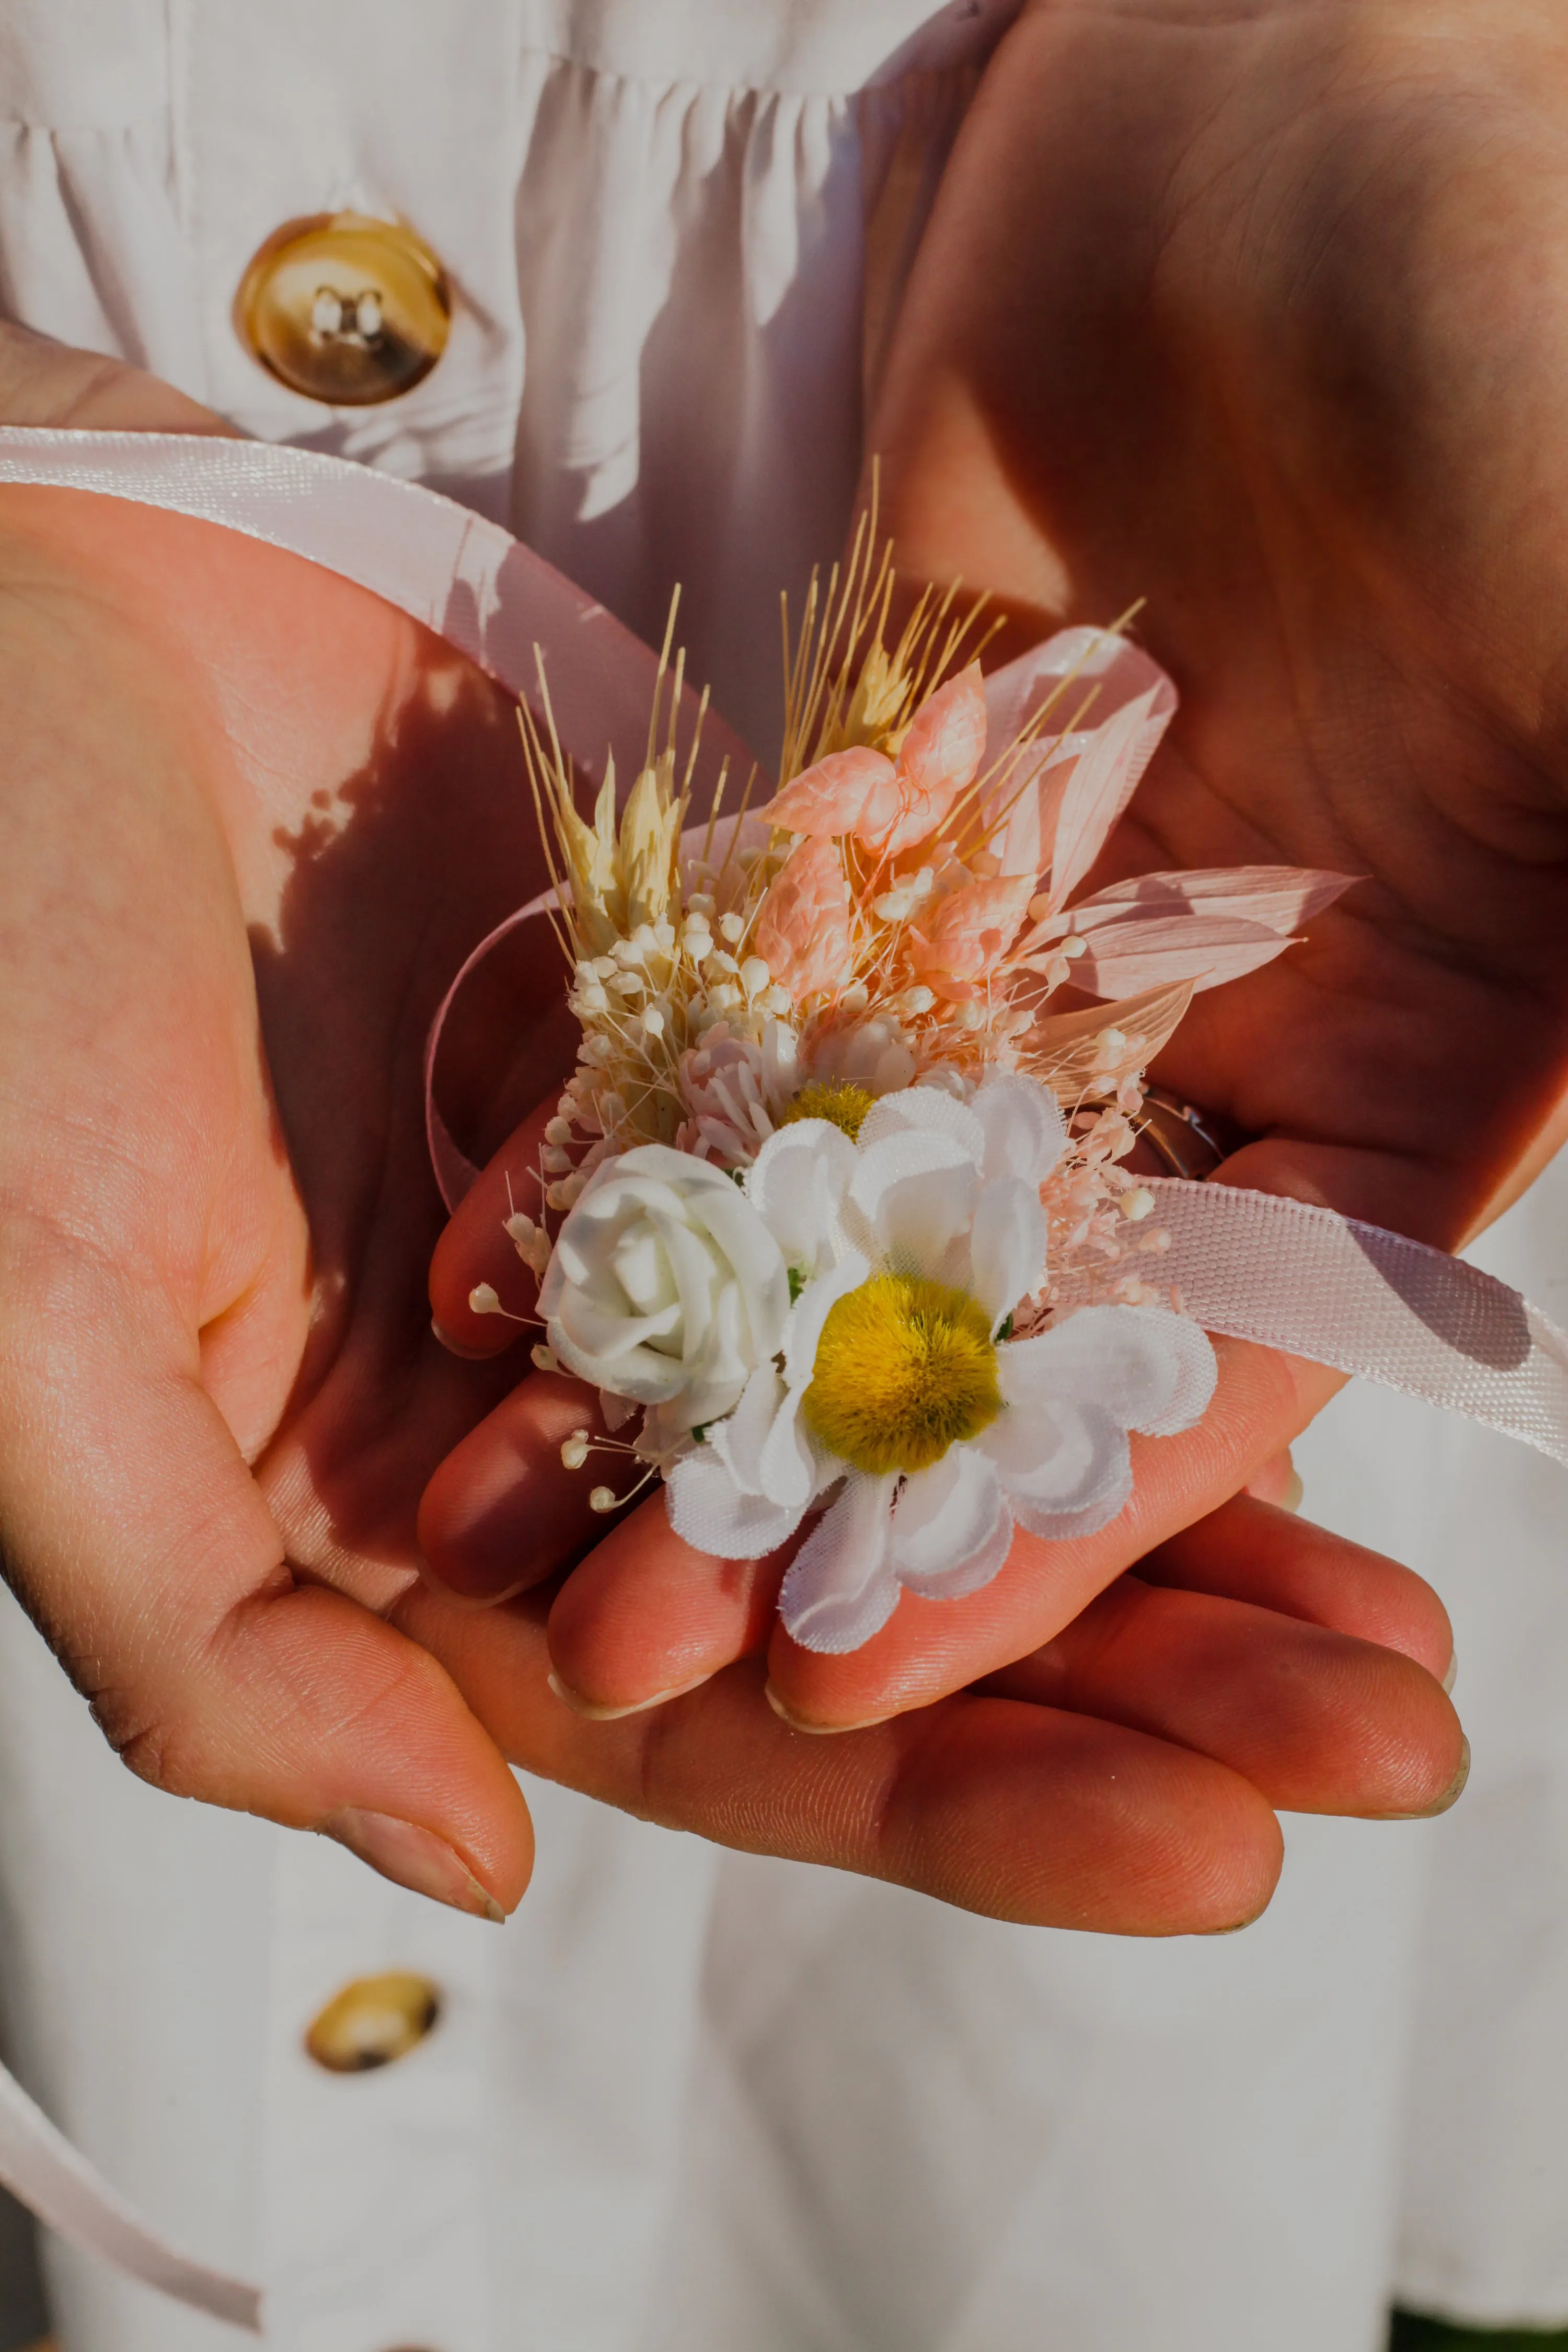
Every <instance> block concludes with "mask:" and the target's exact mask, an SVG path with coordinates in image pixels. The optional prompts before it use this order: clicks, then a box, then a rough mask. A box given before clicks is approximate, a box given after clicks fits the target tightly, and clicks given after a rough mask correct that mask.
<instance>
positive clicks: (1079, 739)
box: [981, 734, 1090, 880]
mask: <svg viewBox="0 0 1568 2352" xmlns="http://www.w3.org/2000/svg"><path fill="white" fill-rule="evenodd" d="M1089 740H1090V738H1089V736H1088V735H1086V734H1085V735H1063V736H1047V737H1046V738H1045V740H1043V741H1042V742H1039V743H1030V744H1027V745H1026V747H1025V749H1024V750H1023V751H1020V752H1019V754H1018V756H1017V758H1016V760H1012V761H1007V762H1006V763H1005V765H1004V766H1003V767H1001V768H1000V769H999V770H998V771H997V773H996V776H995V779H994V782H992V783H991V784H990V785H989V786H988V787H987V789H986V792H985V795H984V800H983V802H982V803H981V818H982V823H983V824H984V831H985V839H986V846H987V847H988V848H989V849H990V850H991V851H992V853H993V854H994V856H996V857H997V858H999V859H1000V861H1001V866H1002V871H1003V873H1004V874H1019V875H1027V876H1028V877H1030V879H1031V880H1033V879H1035V878H1036V877H1038V876H1040V875H1042V874H1044V873H1045V872H1046V871H1047V868H1048V867H1049V866H1050V862H1051V849H1052V845H1053V844H1054V842H1055V840H1056V833H1057V824H1058V818H1059V817H1060V814H1061V807H1062V803H1063V801H1064V800H1065V799H1066V797H1067V790H1068V785H1069V784H1070V783H1071V782H1072V779H1073V770H1074V768H1075V766H1076V765H1077V761H1078V757H1079V752H1080V751H1082V750H1083V749H1084V748H1085V746H1086V745H1087V744H1088V743H1089Z"/></svg>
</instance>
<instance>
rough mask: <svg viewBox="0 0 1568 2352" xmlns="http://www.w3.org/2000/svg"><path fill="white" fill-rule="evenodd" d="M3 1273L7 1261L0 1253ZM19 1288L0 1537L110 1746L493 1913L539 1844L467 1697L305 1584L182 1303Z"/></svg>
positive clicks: (3, 1423)
mask: <svg viewBox="0 0 1568 2352" xmlns="http://www.w3.org/2000/svg"><path fill="white" fill-rule="evenodd" d="M7 1255H8V1256H10V1255H12V1253H10V1252H7ZM43 1255H44V1258H45V1261H46V1262H45V1264H44V1265H41V1266H38V1265H34V1266H31V1267H29V1268H27V1269H26V1273H25V1275H24V1278H22V1279H20V1280H18V1279H16V1278H11V1279H8V1280H7V1281H6V1282H5V1285H4V1291H3V1295H4V1306H3V1307H0V1366H3V1368H4V1369H3V1370H0V1436H3V1441H4V1442H3V1444H0V1541H3V1545H4V1552H5V1560H6V1564H7V1572H8V1574H9V1576H10V1579H11V1581H12V1582H13V1584H14V1585H15V1586H16V1591H17V1592H18V1595H19V1597H20V1598H21V1600H22V1601H23V1603H24V1605H25V1606H26V1608H27V1609H28V1610H29V1612H31V1614H32V1615H33V1617H34V1618H35V1620H36V1622H37V1623H38V1624H39V1626H40V1627H41V1629H42V1631H43V1632H44V1633H45V1634H46V1636H47V1639H48V1640H49V1642H50V1643H51V1644H52V1645H53V1647H54V1648H55V1650H56V1652H57V1654H58V1655H59V1656H60V1658H61V1659H62V1661H63V1662H64V1664H66V1666H67V1668H68V1671H69V1673H70V1674H71V1675H72V1677H73V1679H74V1680H75V1682H76V1683H77V1685H78V1686H79V1689H81V1690H82V1691H83V1692H84V1693H85V1695H86V1696H87V1697H88V1698H89V1701H90V1703H91V1706H92V1711H93V1714H94V1716H95V1717H96V1718H97V1720H98V1722H99V1724H100V1727H102V1729H103V1731H104V1733H105V1734H106V1736H107V1737H108V1738H109V1739H110V1743H111V1744H112V1746H113V1747H114V1748H116V1749H117V1750H118V1752H119V1753H120V1755H121V1757H122V1758H123V1759H124V1761H125V1762H126V1763H127V1764H128V1765H129V1766H130V1767H131V1769H132V1771H134V1772H136V1773H138V1774H140V1775H141V1777H142V1779H143V1780H149V1781H151V1782H152V1783H153V1785H154V1786H155V1787H158V1788H161V1789H165V1790H169V1791H170V1792H171V1793H173V1794H174V1795H177V1796H184V1797H196V1798H200V1799H203V1800H205V1801H206V1802H208V1803H210V1804H217V1805H226V1806H230V1807H233V1808H234V1809H236V1810H237V1811H245V1812H253V1813H259V1814H262V1815H264V1816H266V1817H267V1818H268V1819H269V1820H272V1821H275V1822H282V1823H284V1824H286V1825H287V1826H289V1827H290V1828H297V1829H315V1830H321V1831H323V1832H326V1833H327V1834H328V1835H330V1836H333V1837H336V1838H338V1839H340V1840H341V1841H342V1843H344V1844H346V1845H348V1846H350V1847H352V1848H353V1851H354V1852H356V1853H359V1854H361V1855H362V1856H363V1859H364V1860H365V1861H367V1862H369V1863H370V1864H372V1865H373V1866H374V1868H376V1869H378V1870H380V1871H381V1872H382V1873H383V1874H384V1875H385V1876H387V1877H389V1878H392V1879H395V1880H396V1881H397V1882H398V1883H399V1884H400V1885H406V1886H411V1887H413V1888H415V1889H416V1891H418V1892H419V1893H422V1894H426V1895H432V1896H434V1897H435V1898H436V1899H437V1900H438V1901H441V1902H445V1903H448V1904H452V1905H454V1906H457V1907H458V1909H461V1910H467V1911H470V1912H474V1913H477V1914H479V1915H480V1916H489V1917H492V1918H500V1917H501V1916H504V1914H505V1913H507V1912H508V1911H510V1909H511V1908H512V1907H513V1906H514V1905H515V1904H516V1903H517V1902H518V1900H519V1899H520V1897H521V1895H522V1892H523V1889H524V1887H525V1886H526V1885H527V1883H528V1877H529V1873H530V1870H531V1863H532V1831H531V1823H530V1821H529V1817H528V1810H527V1807H526V1806H525V1804H524V1802H523V1800H522V1796H521V1791H520V1790H519V1789H518V1787H517V1783H516V1782H515V1780H513V1779H512V1776H511V1774H510V1771H509V1770H508V1769H507V1766H506V1764H505V1762H504V1760H503V1759H502V1757H501V1755H500V1751H499V1749H498V1748H496V1747H495V1745H494V1743H493V1742H492V1741H491V1740H490V1738H489V1736H488V1735H487V1734H486V1733H485V1732H484V1731H483V1730H482V1728H481V1727H480V1726H479V1723H478V1722H477V1721H476V1720H475V1718H474V1717H473V1716H472V1715H471V1714H470V1713H469V1711H468V1707H467V1706H466V1705H465V1704H464V1702H463V1700H462V1698H461V1697H460V1696H459V1695H458V1690H457V1688H456V1686H455V1685H454V1684H453V1683H452V1682H451V1680H450V1679H449V1677H448V1676H447V1674H446V1672H445V1671H444V1669H443V1668H442V1667H440V1666H439V1665H437V1663H436V1661H435V1660H434V1659H433V1658H432V1657H431V1656H429V1654H427V1653H426V1651H424V1650H422V1649H420V1648H419V1647H418V1646H417V1645H416V1643H413V1642H411V1641H409V1640H408V1639H407V1638H406V1637H405V1635H403V1634H401V1633H397V1632H395V1630H394V1629H393V1627H391V1626H390V1625H388V1624H385V1623H384V1622H383V1621H382V1620H381V1619H380V1618H379V1617H377V1616H375V1615H374V1613H373V1612H371V1611H369V1610H367V1609H364V1608H363V1607H361V1606H360V1605H359V1604H358V1603H357V1602H355V1601H351V1600H349V1599H348V1598H347V1597H346V1596H345V1595H343V1594H342V1593H339V1592H335V1591H331V1590H329V1589H327V1588H326V1587H324V1586H321V1585H310V1584H304V1583H300V1582H297V1581H296V1580H295V1578H294V1576H293V1575H292V1574H291V1572H290V1570H289V1567H288V1565H287V1562H286V1561H285V1559H284V1553H283V1544H282V1539H281V1538H280V1536H279V1531H278V1528H277V1526H276V1524H275V1523H274V1521H273V1519H272V1517H271V1515H270V1513H269V1512H268V1509H267V1507H266V1504H265V1502H264V1501H263V1499H262V1496H261V1495H260V1493H259V1491H258V1487H257V1485H256V1482H255V1480H254V1479H253V1478H252V1476H251V1475H250V1472H249V1470H248V1468H247V1465H246V1463H245V1461H244V1459H243V1458H242V1456H241V1455H240V1454H239V1452H238V1450H237V1446H236V1444H235V1442H234V1439H233V1437H232V1435H231V1434H230V1433H229V1430H228V1428H227V1425H226V1423H225V1422H224V1420H223V1417H222V1415H221V1414H220V1413H219V1412H218V1410H217V1407H216V1405H215V1404H214V1402H212V1400H211V1398H210V1397H209V1396H208V1395H207V1394H206V1392H205V1390H204V1388H203V1387H202V1385H201V1381H200V1377H199V1373H200V1366H199V1360H198V1359H197V1351H196V1348H195V1342H194V1340H191V1339H188V1337H187V1336H186V1335H184V1334H182V1333H180V1332H178V1331H177V1330H171V1328H170V1326H171V1324H173V1323H174V1321H175V1318H174V1314H173V1311H172V1310H171V1309H170V1308H169V1307H168V1304H167V1302H166V1301H165V1300H163V1299H161V1298H158V1297H146V1296H141V1297H139V1296H137V1295H136V1291H135V1286H134V1285H132V1284H131V1283H129V1282H117V1281H116V1280H115V1279H114V1278H113V1276H110V1279H109V1282H108V1284H107V1287H108V1289H109V1292H110V1297H109V1298H108V1299H107V1300H106V1298H105V1296H104V1292H105V1288H106V1283H105V1278H104V1276H103V1273H102V1271H101V1269H100V1268H99V1267H97V1266H89V1265H85V1264H84V1263H83V1262H82V1261H81V1260H80V1259H79V1257H78V1256H77V1255H76V1254H75V1253H74V1252H71V1253H68V1255H66V1256H65V1257H64V1258H63V1259H62V1256H61V1255H60V1253H59V1252H58V1251H57V1250H54V1249H52V1248H46V1250H45V1252H44V1253H43Z"/></svg>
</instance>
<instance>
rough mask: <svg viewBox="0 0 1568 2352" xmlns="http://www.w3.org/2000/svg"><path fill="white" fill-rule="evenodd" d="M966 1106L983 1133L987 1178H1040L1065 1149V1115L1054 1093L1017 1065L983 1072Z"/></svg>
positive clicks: (1036, 1180)
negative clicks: (993, 1073)
mask: <svg viewBox="0 0 1568 2352" xmlns="http://www.w3.org/2000/svg"><path fill="white" fill-rule="evenodd" d="M970 1110H971V1115H972V1116H973V1118H977V1119H978V1120H979V1122H980V1125H981V1128H982V1129H983V1130H984V1137H985V1145H984V1159H983V1160H982V1162H981V1165H982V1168H983V1170H984V1174H985V1175H986V1176H987V1177H988V1178H990V1177H996V1176H1020V1177H1022V1178H1023V1179H1024V1181H1025V1182H1026V1183H1029V1184H1035V1185H1039V1184H1042V1183H1043V1182H1044V1181H1045V1180H1046V1178H1047V1176H1048V1175H1049V1174H1050V1172H1051V1170H1052V1169H1053V1168H1054V1167H1055V1166H1056V1164H1057V1161H1058V1160H1059V1159H1060V1158H1061V1156H1062V1153H1063V1152H1064V1151H1065V1150H1067V1140H1068V1130H1067V1121H1066V1120H1065V1119H1064V1118H1063V1117H1062V1114H1061V1109H1060V1107H1059V1105H1058V1102H1057V1098H1056V1097H1055V1095H1053V1094H1052V1092H1051V1090H1050V1088H1049V1087H1044V1086H1042V1085H1041V1084H1040V1081H1039V1080H1038V1078H1030V1077H1026V1076H1024V1075H1023V1073H1022V1072H1021V1071H1010V1070H1005V1071H999V1072H998V1073H997V1075H996V1076H994V1077H990V1078H987V1079H986V1081H985V1084H984V1086H983V1087H981V1088H980V1089H979V1091H978V1092H977V1093H976V1095H975V1097H974V1098H973V1102H972V1104H971V1106H970Z"/></svg>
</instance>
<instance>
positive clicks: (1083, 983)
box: [1030, 914, 1294, 996]
mask: <svg viewBox="0 0 1568 2352" xmlns="http://www.w3.org/2000/svg"><path fill="white" fill-rule="evenodd" d="M1088 936H1089V952H1088V954H1087V955H1083V956H1080V957H1079V959H1078V961H1077V962H1076V963H1074V964H1072V965H1071V966H1070V970H1071V972H1072V980H1073V986H1074V987H1075V988H1081V989H1084V990H1086V991H1087V992H1089V994H1090V995H1092V996H1121V995H1132V994H1136V993H1138V992H1142V991H1143V990H1145V989H1151V988H1163V987H1165V986H1166V985H1167V984H1168V983H1169V982H1173V981H1183V980H1190V981H1191V982H1192V983H1193V985H1194V989H1199V990H1201V989H1205V988H1218V987H1219V986H1220V985H1221V983H1222V982H1225V981H1227V980H1239V979H1240V978H1241V977H1242V975H1243V973H1244V972H1248V971H1257V970H1258V967H1259V966H1260V965H1261V964H1266V963H1271V962H1272V961H1273V960H1274V958H1275V957H1276V956H1278V955H1283V953H1284V952H1285V950H1286V949H1287V948H1288V947H1290V946H1292V945H1293V944H1294V942H1293V940H1291V937H1290V934H1289V932H1288V931H1286V932H1280V931H1273V930H1270V929H1268V926H1267V925H1266V924H1263V923H1244V922H1238V921H1237V919H1236V918H1235V917H1234V916H1231V915H1197V914H1182V915H1175V916H1172V917H1170V918H1168V919H1167V918H1159V917H1157V918H1155V919H1152V920H1151V921H1144V920H1143V919H1142V918H1141V917H1138V916H1133V917H1131V918H1130V919H1124V920H1123V921H1121V922H1119V923H1102V924H1100V925H1099V926H1097V927H1096V928H1095V929H1093V930H1092V931H1090V932H1089V934H1088ZM1030 961H1033V959H1031V960H1030Z"/></svg>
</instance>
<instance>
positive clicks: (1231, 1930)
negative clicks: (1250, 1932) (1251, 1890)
mask: <svg viewBox="0 0 1568 2352" xmlns="http://www.w3.org/2000/svg"><path fill="white" fill-rule="evenodd" d="M1267 1910H1268V1904H1267V1903H1266V1904H1265V1905H1264V1906H1263V1911H1267ZM1263 1911H1255V1912H1254V1913H1253V1914H1252V1916H1251V1917H1250V1918H1249V1919H1233V1920H1232V1922H1231V1924H1230V1926H1229V1927H1203V1928H1200V1929H1199V1931H1198V1932H1199V1934H1200V1935H1204V1936H1239V1935H1240V1933H1241V1931H1242V1929H1243V1928H1244V1927H1257V1925H1258V1921H1259V1919H1261V1918H1262V1916H1263Z"/></svg>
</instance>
